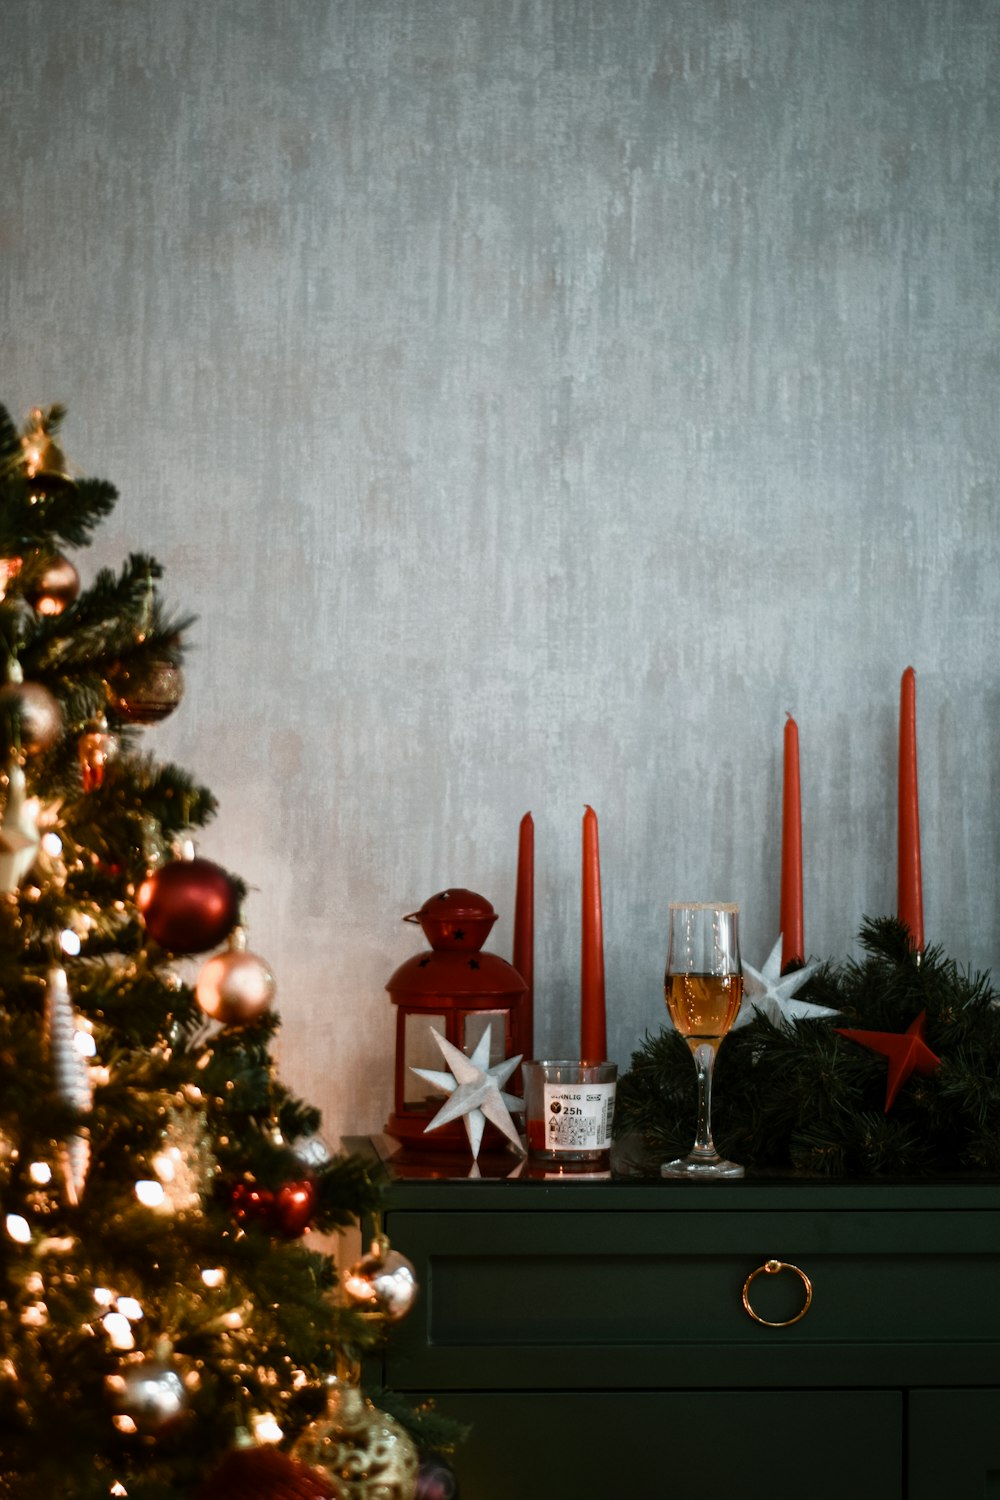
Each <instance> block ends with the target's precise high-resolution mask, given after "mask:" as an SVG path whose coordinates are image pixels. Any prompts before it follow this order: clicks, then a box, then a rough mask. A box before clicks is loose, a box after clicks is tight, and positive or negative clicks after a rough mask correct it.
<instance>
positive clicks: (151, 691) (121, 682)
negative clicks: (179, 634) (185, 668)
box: [107, 655, 184, 724]
mask: <svg viewBox="0 0 1000 1500" xmlns="http://www.w3.org/2000/svg"><path fill="white" fill-rule="evenodd" d="M107 682H108V702H109V704H110V706H111V707H112V708H113V709H114V711H115V713H117V714H119V715H120V716H121V718H123V719H127V720H128V722H129V723H130V724H158V723H159V722H160V720H161V719H165V718H166V717H167V715H168V714H172V713H173V711H174V709H175V708H176V707H177V705H178V703H179V702H180V701H181V699H182V697H183V696H184V674H183V672H182V671H181V669H180V667H179V665H178V664H177V662H175V661H173V660H171V658H170V657H169V656H168V655H158V656H153V657H150V658H148V659H147V660H145V661H140V662H137V663H136V664H135V666H128V667H117V668H116V669H115V670H114V671H112V672H109V673H108V680H107Z"/></svg>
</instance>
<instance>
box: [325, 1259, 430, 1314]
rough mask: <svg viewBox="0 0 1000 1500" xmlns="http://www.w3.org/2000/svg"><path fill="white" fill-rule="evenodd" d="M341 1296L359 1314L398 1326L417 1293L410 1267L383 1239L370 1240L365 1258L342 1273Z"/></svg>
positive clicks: (415, 1279)
mask: <svg viewBox="0 0 1000 1500" xmlns="http://www.w3.org/2000/svg"><path fill="white" fill-rule="evenodd" d="M342 1279H343V1284H344V1295H345V1296H346V1297H347V1300H348V1301H349V1302H350V1303H351V1304H352V1305H353V1306H354V1307H356V1308H357V1309H358V1310H359V1311H360V1312H366V1313H370V1314H372V1316H373V1317H378V1318H384V1319H385V1321H386V1322H387V1323H398V1322H399V1320H400V1318H405V1317H406V1314H407V1313H408V1312H409V1311H410V1308H411V1307H412V1306H413V1304H414V1302H415V1301H416V1299H417V1293H418V1292H419V1290H420V1286H419V1283H418V1281H417V1275H416V1272H415V1271H414V1269H413V1264H412V1262H411V1261H408V1260H407V1258H406V1256H405V1255H400V1253H399V1251H398V1250H393V1249H392V1248H391V1247H390V1245H389V1244H388V1242H387V1241H386V1240H384V1239H376V1240H373V1241H372V1246H371V1249H370V1250H369V1252H368V1254H367V1255H363V1256H362V1257H361V1259H360V1260H357V1261H355V1262H354V1265H353V1266H349V1267H348V1269H347V1270H346V1271H345V1272H344V1273H343V1278H342Z"/></svg>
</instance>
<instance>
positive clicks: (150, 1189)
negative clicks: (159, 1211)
mask: <svg viewBox="0 0 1000 1500" xmlns="http://www.w3.org/2000/svg"><path fill="white" fill-rule="evenodd" d="M135 1196H136V1197H137V1198H138V1200H139V1202H140V1203H142V1204H143V1205H144V1206H145V1207H146V1208H159V1207H160V1205H161V1204H162V1202H163V1200H164V1199H165V1198H166V1196H167V1195H166V1193H165V1192H164V1191H163V1183H162V1182H152V1181H149V1180H144V1181H142V1182H137V1183H136V1185H135Z"/></svg>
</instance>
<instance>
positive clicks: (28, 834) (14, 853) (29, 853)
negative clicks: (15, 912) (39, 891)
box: [0, 761, 41, 892]
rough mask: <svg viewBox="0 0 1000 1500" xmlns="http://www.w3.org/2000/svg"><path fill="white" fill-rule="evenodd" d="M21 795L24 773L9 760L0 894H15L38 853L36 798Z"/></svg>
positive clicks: (0, 834)
mask: <svg viewBox="0 0 1000 1500" xmlns="http://www.w3.org/2000/svg"><path fill="white" fill-rule="evenodd" d="M25 792H26V786H25V780H24V772H23V771H22V770H21V767H20V766H19V765H18V763H17V761H13V762H12V763H11V766H10V768H9V770H8V772H7V802H6V806H5V807H4V809H3V815H2V820H0V891H8V892H9V891H16V890H17V888H18V886H19V885H20V884H21V881H22V880H23V879H24V877H25V875H27V873H28V871H29V870H30V869H31V867H32V865H33V864H34V863H35V857H36V855H37V854H38V846H39V843H40V842H41V835H40V833H39V832H38V798H37V797H28V796H26V795H25Z"/></svg>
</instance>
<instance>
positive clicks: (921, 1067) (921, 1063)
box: [833, 1010, 941, 1114]
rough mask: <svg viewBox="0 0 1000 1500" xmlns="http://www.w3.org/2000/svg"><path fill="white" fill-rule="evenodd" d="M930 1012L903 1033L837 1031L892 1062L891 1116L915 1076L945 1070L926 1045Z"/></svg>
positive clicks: (887, 1091)
mask: <svg viewBox="0 0 1000 1500" xmlns="http://www.w3.org/2000/svg"><path fill="white" fill-rule="evenodd" d="M926 1022H927V1012H926V1011H925V1010H922V1011H921V1012H920V1014H919V1016H918V1017H917V1019H916V1020H915V1021H911V1022H910V1024H909V1026H907V1028H906V1030H905V1031H903V1032H899V1031H847V1030H845V1029H844V1028H843V1027H842V1026H835V1027H834V1028H833V1029H834V1031H836V1032H837V1033H838V1034H839V1035H840V1036H846V1037H848V1038H849V1039H850V1040H851V1041H852V1042H858V1043H859V1044H860V1046H862V1047H867V1048H868V1049H869V1051H870V1052H881V1053H883V1054H884V1056H885V1057H887V1058H888V1059H889V1071H888V1074H887V1076H886V1084H885V1110H884V1113H885V1114H888V1113H889V1110H890V1109H891V1108H892V1102H893V1100H894V1099H895V1097H896V1095H897V1094H898V1093H899V1091H900V1089H901V1088H902V1087H903V1084H904V1083H905V1082H906V1080H907V1079H908V1078H909V1076H910V1074H911V1073H924V1074H931V1073H935V1072H937V1070H938V1068H939V1067H940V1066H941V1059H940V1058H939V1057H938V1056H937V1055H936V1054H935V1053H933V1052H932V1051H931V1049H930V1048H929V1047H928V1045H927V1043H926V1042H925V1041H924V1027H925V1025H926Z"/></svg>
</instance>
